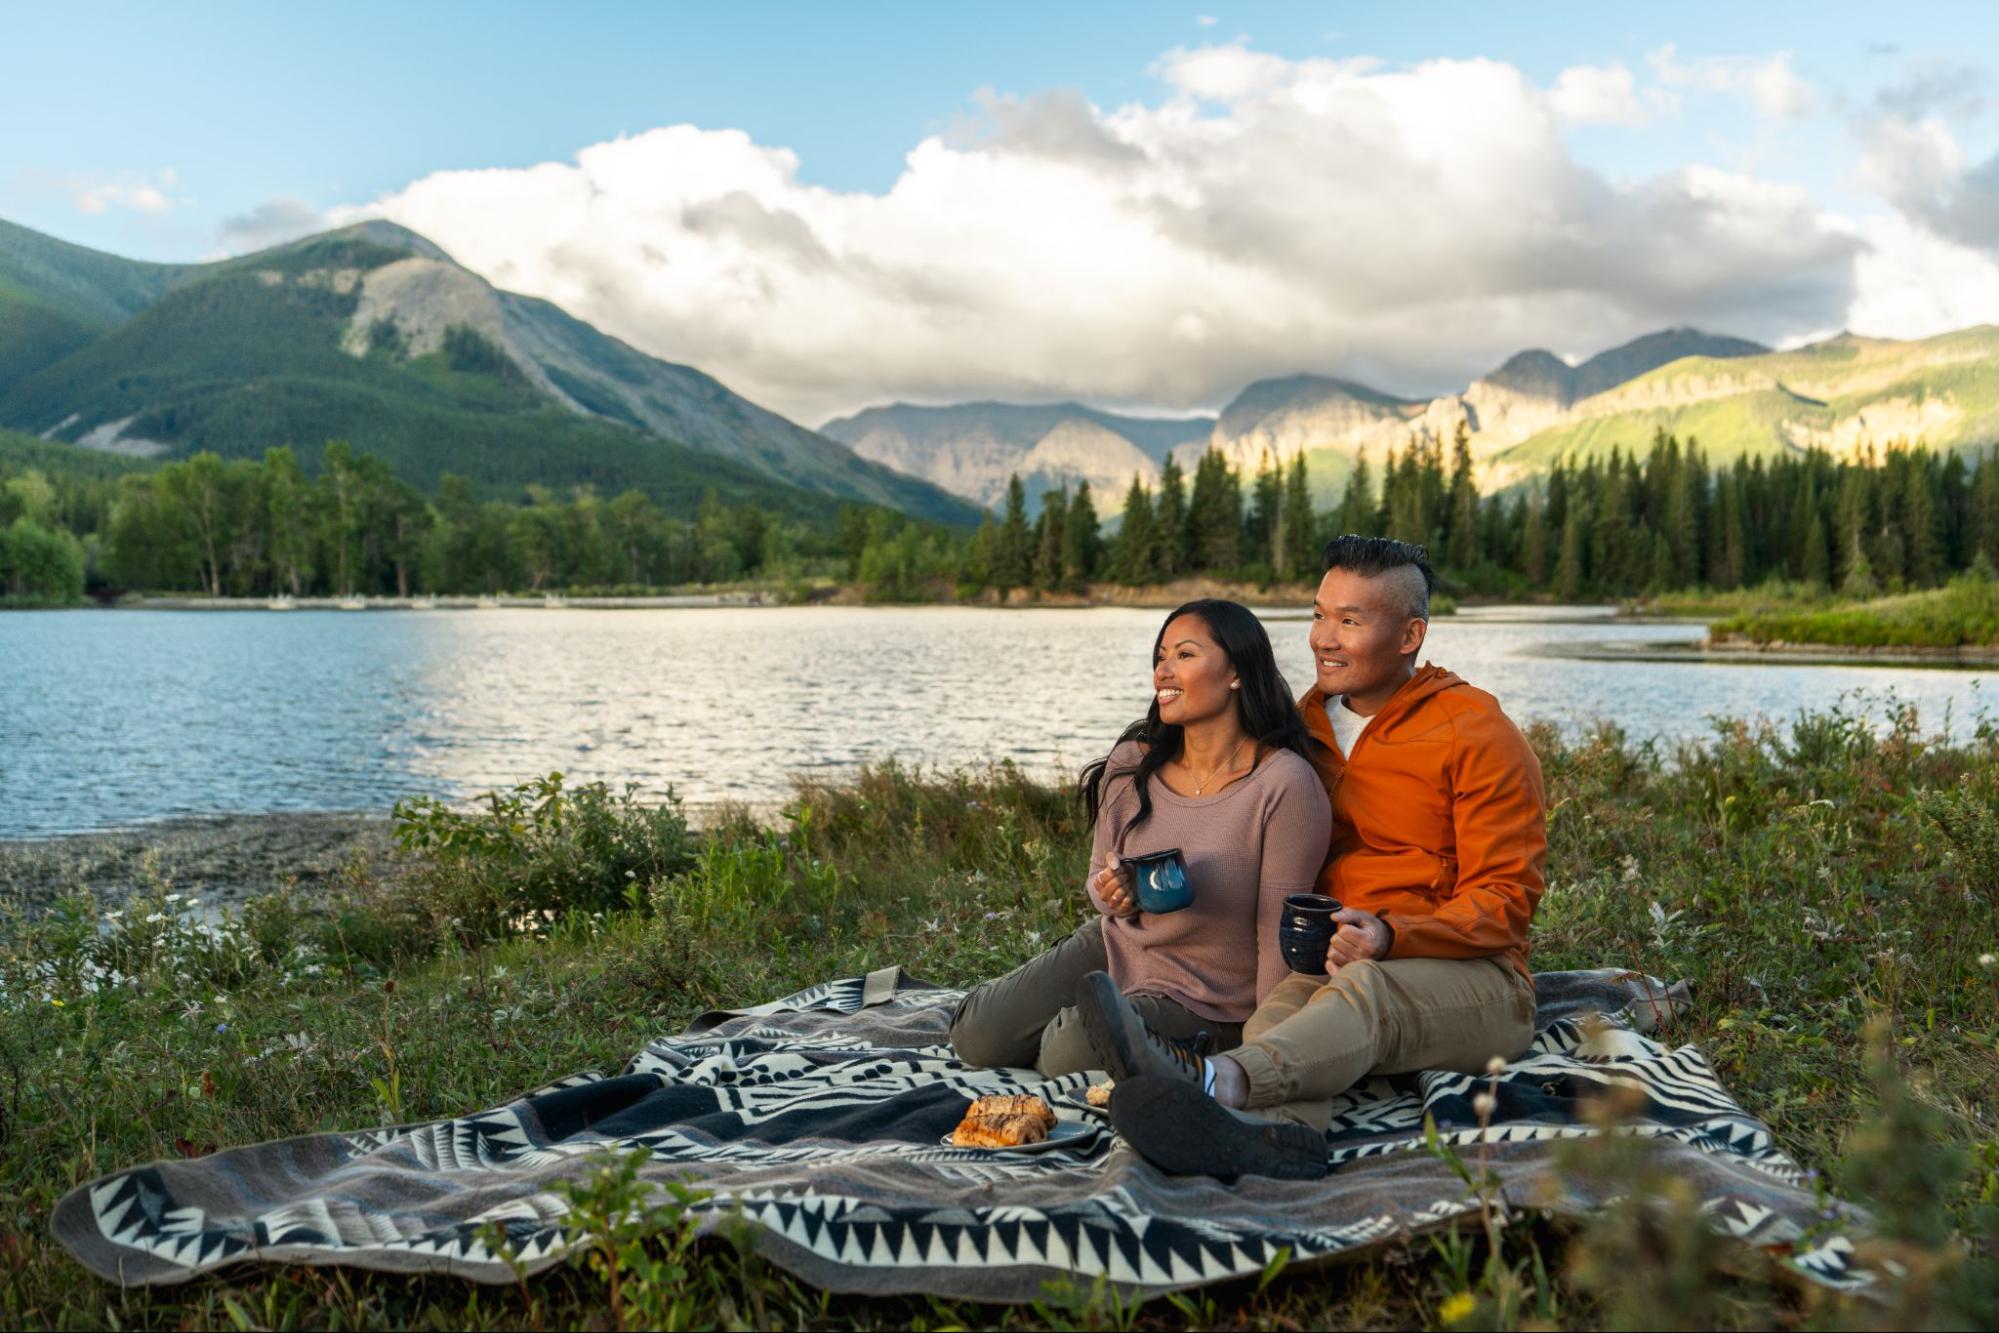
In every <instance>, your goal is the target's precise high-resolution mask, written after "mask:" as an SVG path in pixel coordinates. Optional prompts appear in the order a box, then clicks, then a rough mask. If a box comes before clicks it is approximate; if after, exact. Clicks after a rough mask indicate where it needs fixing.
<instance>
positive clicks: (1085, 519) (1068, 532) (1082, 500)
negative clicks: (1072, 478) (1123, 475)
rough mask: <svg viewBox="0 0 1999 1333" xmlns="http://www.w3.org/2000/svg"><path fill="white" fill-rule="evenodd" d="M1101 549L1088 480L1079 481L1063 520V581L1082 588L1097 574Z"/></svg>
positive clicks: (1063, 583) (1072, 588) (1066, 586)
mask: <svg viewBox="0 0 1999 1333" xmlns="http://www.w3.org/2000/svg"><path fill="white" fill-rule="evenodd" d="M1102 551H1103V536H1102V534H1101V533H1099V532H1098V531H1097V506H1096V502H1095V501H1094V500H1092V499H1091V498H1090V483H1089V482H1087V481H1082V482H1078V483H1077V484H1076V494H1075V495H1074V496H1072V497H1071V498H1070V500H1069V512H1068V514H1067V515H1066V516H1065V517H1064V518H1063V520H1062V585H1063V586H1064V587H1065V588H1068V589H1070V590H1072V591H1081V590H1082V587H1083V585H1084V584H1086V583H1088V582H1089V581H1090V580H1091V579H1093V578H1095V577H1096V574H1097V565H1098V563H1099V561H1100V560H1101V558H1102Z"/></svg>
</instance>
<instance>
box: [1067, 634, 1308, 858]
mask: <svg viewBox="0 0 1999 1333" xmlns="http://www.w3.org/2000/svg"><path fill="white" fill-rule="evenodd" d="M1181 616H1197V617H1199V618H1200V620H1201V621H1202V623H1203V624H1205V625H1207V627H1208V633H1210V634H1212V635H1213V636H1214V639H1215V642H1216V643H1217V644H1219V645H1221V649H1222V652H1223V654H1224V655H1225V656H1227V658H1228V659H1229V665H1230V666H1232V667H1234V668H1235V673H1236V679H1237V680H1239V681H1241V682H1242V688H1241V689H1239V690H1237V691H1236V692H1235V697H1236V716H1237V717H1238V718H1239V719H1240V720H1241V722H1242V729H1243V730H1244V731H1246V732H1248V733H1249V734H1250V736H1251V737H1252V738H1253V739H1254V740H1255V741H1256V756H1255V759H1254V760H1253V761H1252V767H1253V766H1254V765H1255V764H1256V763H1260V762H1262V759H1263V756H1264V755H1265V754H1267V753H1269V752H1272V751H1275V750H1289V751H1291V752H1292V753H1293V754H1296V755H1297V756H1298V757H1299V758H1301V759H1304V760H1306V761H1308V762H1309V761H1310V760H1311V757H1312V755H1311V733H1309V732H1307V731H1306V730H1305V719H1304V718H1303V717H1302V716H1300V715H1299V712H1298V705H1297V703H1296V702H1294V701H1293V700H1292V698H1291V689H1290V687H1289V686H1287V685H1286V684H1285V683H1284V677H1283V675H1282V674H1280V673H1279V672H1278V670H1277V655H1276V654H1275V653H1274V652H1272V651H1271V648H1270V635H1269V634H1268V633H1266V632H1265V631H1264V628H1263V622H1262V621H1260V620H1258V619H1257V618H1256V616H1255V615H1254V614H1252V613H1251V611H1250V609H1249V608H1248V607H1246V606H1243V605H1242V604H1241V603H1239V602H1230V601H1224V600H1222V599H1221V598H1218V597H1203V598H1201V599H1200V600H1199V601H1193V602H1188V603H1187V604H1186V605H1185V606H1182V607H1178V608H1176V609H1175V610H1174V611H1173V613H1172V614H1171V615H1169V616H1167V617H1166V619H1165V620H1164V621H1162V622H1160V626H1159V633H1158V635H1157V636H1156V637H1155V638H1154V639H1153V641H1152V659H1151V660H1152V662H1154V663H1157V662H1158V661H1159V648H1160V645H1161V644H1162V643H1163V642H1165V639H1166V627H1167V626H1168V625H1170V624H1172V623H1173V622H1174V621H1175V620H1178V619H1179V618H1180V617H1181ZM1126 741H1137V742H1138V743H1139V744H1140V745H1141V746H1143V747H1144V750H1145V753H1144V755H1143V757H1142V758H1140V759H1139V761H1138V763H1137V764H1136V765H1135V766H1134V767H1131V768H1120V769H1118V770H1117V771H1116V772H1114V773H1113V772H1106V770H1107V769H1109V768H1110V762H1111V759H1110V756H1109V755H1105V756H1104V757H1103V758H1102V759H1099V760H1097V761H1096V762H1095V763H1093V764H1090V765H1089V766H1088V767H1086V768H1084V770H1083V773H1082V776H1081V777H1080V778H1078V779H1077V781H1076V798H1077V800H1079V801H1080V802H1082V805H1083V809H1084V810H1085V811H1087V812H1088V814H1089V823H1090V824H1091V825H1094V824H1095V823H1096V822H1097V815H1098V813H1099V811H1100V810H1101V809H1102V806H1103V799H1104V788H1105V787H1106V786H1107V785H1109V780H1110V779H1111V778H1117V777H1123V776H1124V775H1125V774H1127V773H1130V774H1133V775H1134V777H1133V780H1134V781H1135V782H1136V783H1137V784H1138V815H1137V817H1136V818H1134V819H1133V820H1132V821H1131V822H1132V825H1133V826H1136V825H1138V824H1142V823H1144V822H1145V821H1146V819H1148V818H1149V817H1150V816H1151V814H1152V791H1151V779H1152V775H1153V774H1154V773H1157V772H1158V771H1159V770H1160V768H1161V767H1163V766H1164V765H1165V764H1166V762H1167V761H1168V760H1170V759H1173V758H1176V757H1177V756H1178V755H1179V753H1180V747H1181V744H1182V735H1181V729H1180V728H1179V727H1176V726H1172V725H1170V724H1168V723H1165V722H1161V721H1160V720H1159V697H1158V695H1157V694H1155V695H1154V696H1153V699H1152V706H1151V707H1150V708H1148V709H1146V710H1145V716H1144V717H1142V718H1140V719H1139V720H1138V721H1136V722H1134V723H1132V724H1131V725H1130V726H1128V727H1126V728H1125V729H1124V735H1122V736H1120V737H1118V745H1123V744H1124V743H1125V742H1126ZM1116 748H1117V747H1116V746H1113V747H1112V749H1113V750H1115V749H1116Z"/></svg>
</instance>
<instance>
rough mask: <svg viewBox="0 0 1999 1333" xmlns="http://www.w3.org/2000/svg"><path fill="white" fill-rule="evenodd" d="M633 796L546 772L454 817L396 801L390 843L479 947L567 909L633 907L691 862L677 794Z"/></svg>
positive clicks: (429, 800)
mask: <svg viewBox="0 0 1999 1333" xmlns="http://www.w3.org/2000/svg"><path fill="white" fill-rule="evenodd" d="M636 791H637V788H636V786H635V785H632V784H627V785H626V786H625V788H624V790H623V791H622V792H616V793H614V792H612V791H611V789H610V788H609V787H608V786H606V785H605V784H604V783H602V782H592V783H587V784H585V785H583V786H580V787H565V786H564V785H563V779H562V774H560V773H550V774H549V775H548V776H547V777H545V778H536V779H534V780H533V781H530V782H524V783H522V784H520V785H519V786H516V787H513V788H510V789H509V790H507V791H503V792H492V793H490V794H488V795H487V796H486V797H485V804H484V808H483V809H479V810H475V811H460V810H456V809H453V808H452V807H451V806H449V805H447V804H445V803H444V802H443V801H440V800H437V799H436V798H435V797H429V796H419V797H413V798H410V799H407V800H403V801H398V802H397V803H396V808H395V828H396V842H397V844H398V845H399V846H401V847H402V849H403V850H404V851H405V852H408V853H410V854H411V856H412V858H413V865H412V867H411V869H412V879H413V884H414V887H415V888H416V890H417V892H418V893H419V895H420V896H421V897H422V898H423V899H424V900H425V901H426V902H427V903H428V904H429V906H430V907H431V909H432V910H433V912H435V913H436V914H437V916H438V917H439V919H440V920H445V921H455V922H456V926H455V927H454V933H455V934H458V935H460V936H462V937H467V938H473V939H491V938H496V937H499V936H502V935H506V934H517V933H522V932H524V931H527V930H530V929H539V928H541V927H543V926H546V925H547V924H548V923H550V922H553V921H555V920H556V919H557V918H559V917H561V916H563V915H564V914H565V913H568V912H571V911H579V910H580V911H584V912H591V911H609V910H612V909H614V908H619V907H624V906H633V907H643V906H644V905H645V904H646V903H647V901H648V899H647V897H646V893H645V890H646V889H647V887H648V886H649V885H650V884H651V883H652V881H654V880H656V879H661V878H665V877H667V876H670V875H674V874H677V873H679V872H680V871H682V870H684V869H686V868H687V867H688V866H689V865H691V864H692V863H693V860H694V841H695V840H694V837H693V835H692V834H691V833H690V832H689V831H688V828H687V820H686V818H685V817H684V816H683V815H682V813H681V809H680V801H679V798H678V797H676V796H675V795H674V794H673V792H672V791H671V790H669V791H668V792H667V798H666V803H665V804H664V805H658V806H647V805H641V804H639V803H638V801H637V800H636V799H635V793H636Z"/></svg>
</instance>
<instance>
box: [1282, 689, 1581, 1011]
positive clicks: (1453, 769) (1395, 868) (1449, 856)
mask: <svg viewBox="0 0 1999 1333" xmlns="http://www.w3.org/2000/svg"><path fill="white" fill-rule="evenodd" d="M1298 706H1299V708H1300V709H1301V710H1302V711H1303V713H1304V714H1305V725H1306V726H1307V727H1308V728H1310V730H1311V732H1312V735H1313V737H1314V738H1315V739H1316V740H1318V742H1319V744H1317V745H1315V746H1313V747H1312V751H1313V766H1314V767H1316V768H1317V769H1318V770H1319V778H1320V780H1321V781H1323V782H1324V783H1325V784H1326V794H1327V795H1328V796H1330V797H1331V798H1332V802H1333V841H1332V848H1331V850H1330V852H1328V854H1327V856H1326V865H1325V868H1324V869H1323V870H1321V871H1320V872H1319V891H1320V892H1321V893H1327V894H1331V895H1332V896H1333V897H1335V898H1338V899H1339V900H1340V901H1341V902H1342V903H1344V904H1345V905H1346V906H1348V907H1352V908H1357V909H1359V910H1360V911H1363V912H1374V913H1376V914H1377V915H1379V916H1380V917H1382V919H1383V920H1385V921H1387V922H1388V924H1389V925H1390V926H1391V927H1393V929H1394V931H1395V940H1394V943H1393V944H1392V945H1390V947H1389V950H1388V956H1389V957H1390V958H1484V957H1489V956H1492V955H1495V954H1497V955H1501V956H1503V957H1505V959H1506V960H1507V961H1508V962H1510V963H1512V964H1513V965H1514V966H1515V967H1517V968H1519V969H1520V971H1521V972H1522V973H1523V974H1526V975H1530V976H1531V975H1532V974H1531V973H1529V972H1528V968H1527V924H1528V922H1529V921H1531V920H1532V919H1533V917H1534V905H1535V903H1537V902H1539V901H1540V898H1541V889H1542V884H1543V880H1542V877H1541V876H1542V867H1543V866H1544V865H1545V863H1546V861H1547V858H1548V815H1547V800H1546V798H1545V796H1544V795H1543V793H1542V790H1541V764H1540V761H1539V760H1537V759H1536V758H1535V757H1534V751H1533V749H1532V748H1531V747H1530V746H1529V745H1528V744H1527V738H1526V737H1525V736H1522V735H1521V734H1520V729H1519V728H1518V727H1516V726H1514V725H1513V722H1512V721H1511V719H1509V718H1508V717H1507V716H1506V714H1505V713H1503V712H1501V711H1500V709H1499V701H1498V700H1496V699H1494V698H1493V697H1492V696H1491V695H1489V694H1487V693H1486V692H1485V691H1484V690H1478V689H1473V688H1472V687H1471V686H1469V685H1467V684H1465V683H1464V681H1462V680H1460V679H1458V677H1457V676H1455V675H1453V674H1452V673H1451V672H1448V671H1445V670H1443V669H1442V668H1441V667H1435V666H1426V667H1423V668H1422V669H1421V670H1419V671H1417V672H1416V674H1415V675H1414V676H1412V677H1410V679H1409V681H1408V683H1407V684H1405V685H1403V687H1402V688H1401V689H1399V690H1397V691H1396V692H1395V695H1394V697H1393V698H1391V699H1390V700H1389V701H1388V702H1387V704H1385V705H1384V706H1383V707H1382V709H1381V711H1380V712H1379V713H1376V714H1375V715H1374V717H1373V718H1372V719H1371V720H1370V721H1369V722H1368V724H1367V730H1365V731H1363V732H1361V734H1360V739H1359V740H1357V741H1355V742H1354V747H1353V754H1352V756H1351V757H1349V758H1344V759H1343V758H1341V756H1340V751H1339V747H1338V746H1337V745H1335V744H1334V743H1333V726H1332V723H1331V722H1330V721H1328V720H1327V718H1326V704H1325V696H1324V695H1323V694H1322V693H1321V692H1320V691H1319V688H1318V687H1317V686H1314V687H1313V688H1311V689H1310V690H1307V691H1306V692H1305V696H1304V697H1303V698H1302V699H1300V700H1299V701H1298Z"/></svg>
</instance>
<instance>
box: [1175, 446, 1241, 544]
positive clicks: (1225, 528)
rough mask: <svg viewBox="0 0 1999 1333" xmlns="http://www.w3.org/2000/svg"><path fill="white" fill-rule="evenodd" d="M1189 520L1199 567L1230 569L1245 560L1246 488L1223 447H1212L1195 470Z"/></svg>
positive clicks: (1188, 506) (1188, 512) (1188, 514)
mask: <svg viewBox="0 0 1999 1333" xmlns="http://www.w3.org/2000/svg"><path fill="white" fill-rule="evenodd" d="M1187 521H1188V527H1189V528H1190V529H1191V530H1192V532H1193V535H1194V541H1193V546H1194V561H1193V567H1194V568H1195V569H1200V570H1213V571H1217V572H1226V571H1229V570H1233V569H1235V568H1236V567H1237V566H1238V565H1240V564H1241V563H1242V489H1241V487H1240V486H1239V485H1238V483H1237V481H1236V476H1235V470H1234V469H1233V468H1231V467H1230V466H1229V462H1228V459H1226V458H1225V457H1223V456H1222V454H1221V451H1219V450H1216V449H1210V450H1208V452H1207V453H1205V454H1203V455H1202V456H1201V462H1200V465H1199V466H1198V467H1196V468H1195V469H1194V494H1193V498H1192V499H1191V500H1190V501H1189V502H1188V505H1187Z"/></svg>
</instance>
